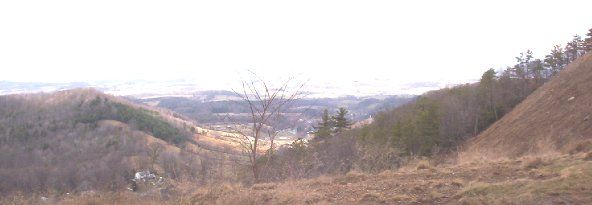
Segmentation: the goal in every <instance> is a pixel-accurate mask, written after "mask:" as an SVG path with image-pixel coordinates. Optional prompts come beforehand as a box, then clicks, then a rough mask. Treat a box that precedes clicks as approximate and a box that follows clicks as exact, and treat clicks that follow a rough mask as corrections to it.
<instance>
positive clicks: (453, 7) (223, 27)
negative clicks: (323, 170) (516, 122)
mask: <svg viewBox="0 0 592 205" xmlns="http://www.w3.org/2000/svg"><path fill="white" fill-rule="evenodd" d="M589 8H592V1H589V0H588V1H569V0H566V1H517V0H513V1H504V0H502V1H487V2H485V1H455V0H452V1H438V0H435V1H427V0H424V1H393V0H390V1H378V0H376V1H374V0H370V1H348V0H333V1H323V0H314V1H307V0H299V1H279V0H272V1H244V0H239V1H225V0H217V1H151V0H140V1H128V0H115V1H111V0H102V1H80V0H73V1H60V0H57V1H46V0H41V1H28V0H19V1H0V81H25V82H32V81H41V82H80V81H106V80H153V81H165V80H176V79H192V80H196V81H198V82H199V84H200V86H203V87H204V88H209V89H216V88H218V89H224V88H225V86H228V85H229V84H231V83H233V82H237V79H238V78H237V76H239V75H240V73H244V72H245V71H246V70H252V71H254V72H256V73H258V74H259V75H263V76H265V78H266V79H276V78H283V77H286V76H296V77H298V78H304V79H307V80H309V81H310V82H311V83H313V84H323V83H334V84H337V85H339V84H341V85H345V84H348V83H349V82H352V81H357V82H364V83H367V84H369V85H372V83H373V82H379V81H380V82H381V83H382V84H384V83H386V84H387V85H386V86H387V87H388V86H391V85H390V84H389V83H392V86H395V85H399V84H403V83H413V82H446V83H463V82H469V81H471V80H475V79H478V78H479V77H480V76H481V74H482V73H483V72H484V71H485V70H487V69H488V68H491V67H493V68H502V67H504V66H508V65H511V64H512V63H514V60H515V59H514V57H515V56H517V55H518V54H519V53H520V52H522V51H524V50H526V49H531V50H533V51H534V53H535V56H538V57H542V56H544V55H545V54H546V53H547V52H548V51H549V50H550V49H551V48H552V47H553V45H555V44H561V45H564V44H565V42H567V41H569V40H570V39H571V38H572V36H573V35H574V34H580V35H584V34H586V32H587V30H588V29H590V28H592V12H590V11H589Z"/></svg>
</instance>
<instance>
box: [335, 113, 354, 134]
mask: <svg viewBox="0 0 592 205" xmlns="http://www.w3.org/2000/svg"><path fill="white" fill-rule="evenodd" d="M347 113H348V111H347V110H346V109H345V108H343V107H341V108H339V110H337V114H336V115H335V116H333V122H334V123H335V124H334V126H335V130H334V132H335V133H340V132H342V131H343V130H345V129H348V128H349V127H350V126H351V122H350V121H349V120H348V119H347Z"/></svg>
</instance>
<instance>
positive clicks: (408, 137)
mask: <svg viewBox="0 0 592 205" xmlns="http://www.w3.org/2000/svg"><path fill="white" fill-rule="evenodd" d="M587 36H588V37H587V38H586V39H585V40H582V38H581V37H580V36H575V37H574V38H573V40H572V41H570V42H568V43H567V45H566V46H565V47H562V46H554V47H553V49H552V50H551V52H550V53H549V54H548V55H546V56H545V58H544V59H536V58H534V56H533V53H532V52H531V51H530V50H528V51H526V52H524V53H521V54H520V55H519V56H518V57H516V64H515V65H512V66H509V67H506V68H504V69H500V70H497V71H496V70H494V69H489V70H487V71H486V72H484V73H483V75H482V76H481V79H480V81H479V82H478V83H473V84H464V85H458V86H455V87H452V88H444V89H441V90H437V91H431V92H428V93H426V94H424V95H422V96H420V97H418V98H416V99H415V100H414V101H413V102H410V103H407V104H405V105H402V106H400V107H397V108H395V109H392V110H390V111H385V112H381V113H378V114H377V115H375V116H374V120H373V122H372V123H371V124H369V125H367V126H363V127H361V128H353V129H351V130H347V131H341V132H335V130H336V127H335V123H334V122H335V121H334V119H335V116H334V117H330V116H329V114H328V113H327V112H325V113H324V114H323V117H322V118H323V120H322V122H321V123H320V124H319V126H318V127H317V132H316V135H317V137H315V139H313V140H311V141H309V142H304V141H302V140H299V141H296V142H294V143H293V144H292V145H291V146H286V147H283V148H281V149H280V150H278V151H277V153H267V155H266V156H265V157H263V158H262V159H261V163H262V164H265V165H268V166H267V167H268V168H267V169H265V170H264V172H263V174H262V176H264V177H263V178H264V179H267V180H271V181H273V180H282V179H286V178H301V177H314V176H320V175H323V174H339V173H346V172H348V171H350V170H352V169H355V170H360V171H365V172H374V173H376V172H380V171H382V170H385V169H394V168H397V167H399V166H400V165H401V164H403V163H405V161H406V160H407V159H409V158H411V157H414V156H432V155H434V154H438V153H442V152H447V151H451V150H455V149H456V148H457V146H458V145H460V144H461V143H462V142H464V141H466V140H467V139H469V138H471V137H474V136H476V135H477V134H479V133H480V132H481V131H483V130H485V129H487V128H488V127H489V126H490V125H491V124H493V123H494V122H495V121H497V120H498V119H500V118H501V117H502V116H504V114H506V113H508V112H509V111H511V110H512V109H513V108H514V107H515V106H516V105H517V104H518V103H520V102H521V101H522V100H524V99H525V98H526V97H527V96H528V95H530V94H531V93H532V92H533V91H534V90H535V89H537V88H538V87H540V86H541V85H542V84H544V83H545V82H546V81H548V80H549V79H551V78H552V77H553V76H554V75H556V74H557V73H558V72H559V71H561V70H562V69H564V67H565V66H566V65H567V64H569V63H570V62H572V61H574V60H575V59H577V58H578V57H580V56H582V55H584V54H585V53H586V52H589V51H590V50H592V29H591V30H590V32H589V33H588V34H587ZM340 112H343V111H340ZM337 116H338V115H337Z"/></svg>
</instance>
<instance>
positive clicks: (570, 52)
mask: <svg viewBox="0 0 592 205" xmlns="http://www.w3.org/2000/svg"><path fill="white" fill-rule="evenodd" d="M583 45H584V41H583V40H582V37H581V36H579V35H575V36H574V37H573V40H572V41H571V42H569V43H567V45H566V46H565V54H566V55H567V60H568V63H571V62H572V61H574V60H576V59H577V58H578V57H580V56H582V54H583V53H584V48H583Z"/></svg>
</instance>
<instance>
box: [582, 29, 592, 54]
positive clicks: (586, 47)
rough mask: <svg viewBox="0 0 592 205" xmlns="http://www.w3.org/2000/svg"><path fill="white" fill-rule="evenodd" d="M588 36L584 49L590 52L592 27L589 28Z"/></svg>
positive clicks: (591, 47) (591, 49)
mask: <svg viewBox="0 0 592 205" xmlns="http://www.w3.org/2000/svg"><path fill="white" fill-rule="evenodd" d="M586 36H588V37H586V39H585V40H584V49H585V50H586V52H590V51H592V28H591V29H590V30H588V33H587V34H586Z"/></svg>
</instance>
